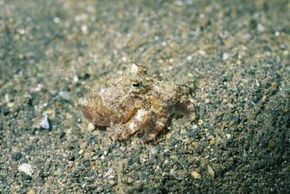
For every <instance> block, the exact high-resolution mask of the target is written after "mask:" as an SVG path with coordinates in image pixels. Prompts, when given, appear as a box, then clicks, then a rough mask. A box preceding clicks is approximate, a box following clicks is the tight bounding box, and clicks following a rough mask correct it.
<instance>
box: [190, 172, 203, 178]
mask: <svg viewBox="0 0 290 194" xmlns="http://www.w3.org/2000/svg"><path fill="white" fill-rule="evenodd" d="M191 176H192V177H193V178H194V179H200V178H201V174H199V173H198V172H196V171H192V172H191Z"/></svg>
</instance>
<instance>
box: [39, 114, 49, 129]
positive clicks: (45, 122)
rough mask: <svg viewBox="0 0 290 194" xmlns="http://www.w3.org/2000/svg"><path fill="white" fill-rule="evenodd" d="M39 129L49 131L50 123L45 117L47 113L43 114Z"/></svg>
mask: <svg viewBox="0 0 290 194" xmlns="http://www.w3.org/2000/svg"><path fill="white" fill-rule="evenodd" d="M40 127H41V128H43V129H50V127H51V126H50V123H49V119H48V116H47V113H44V114H43V119H42V120H41V121H40Z"/></svg>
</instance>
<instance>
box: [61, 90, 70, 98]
mask: <svg viewBox="0 0 290 194" xmlns="http://www.w3.org/2000/svg"><path fill="white" fill-rule="evenodd" d="M58 96H59V97H61V98H62V99H63V100H69V99H70V94H69V92H68V91H60V92H59V93H58Z"/></svg>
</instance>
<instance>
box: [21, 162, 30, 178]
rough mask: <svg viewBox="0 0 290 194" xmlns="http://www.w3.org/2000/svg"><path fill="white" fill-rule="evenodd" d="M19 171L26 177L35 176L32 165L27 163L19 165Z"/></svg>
mask: <svg viewBox="0 0 290 194" xmlns="http://www.w3.org/2000/svg"><path fill="white" fill-rule="evenodd" d="M18 170H19V171H20V172H24V173H25V174H26V175H29V176H32V174H33V169H32V166H31V165H30V164H27V163H22V164H20V165H19V167H18Z"/></svg>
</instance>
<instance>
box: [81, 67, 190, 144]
mask: <svg viewBox="0 0 290 194" xmlns="http://www.w3.org/2000/svg"><path fill="white" fill-rule="evenodd" d="M184 89H185V88H184V87H181V86H177V85H174V84H171V83H169V82H168V81H166V80H164V79H161V80H160V79H153V78H152V77H150V76H148V74H147V68H146V66H142V65H136V64H132V65H131V67H130V68H129V70H128V72H126V73H125V74H124V75H122V76H121V77H120V78H117V79H112V80H111V81H110V83H109V84H108V87H105V88H101V89H100V90H99V91H98V92H97V93H96V92H95V93H93V94H91V95H90V96H89V98H88V99H87V101H86V103H85V104H84V105H83V112H84V115H85V116H86V118H87V119H88V120H90V121H91V122H92V123H93V124H94V125H95V126H99V127H107V128H108V131H109V133H110V134H111V135H112V137H113V138H114V139H116V140H126V139H129V138H130V137H131V136H133V135H138V136H142V139H143V141H144V142H149V141H152V140H154V139H155V138H156V136H158V135H159V134H160V133H161V132H162V131H164V129H165V128H166V127H167V126H168V125H169V123H170V120H171V118H172V116H174V115H175V114H181V115H190V116H192V115H195V111H194V106H193V104H192V103H190V101H189V100H188V95H187V94H185V92H184Z"/></svg>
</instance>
